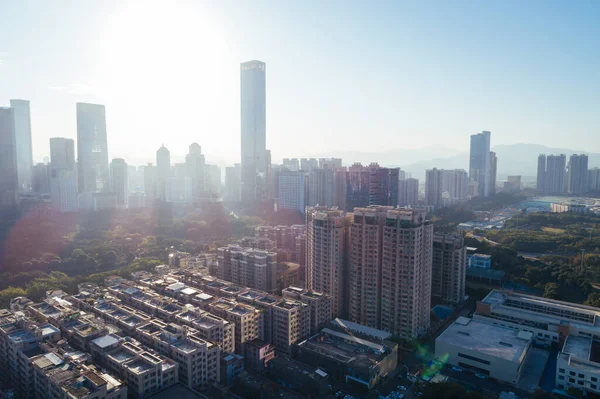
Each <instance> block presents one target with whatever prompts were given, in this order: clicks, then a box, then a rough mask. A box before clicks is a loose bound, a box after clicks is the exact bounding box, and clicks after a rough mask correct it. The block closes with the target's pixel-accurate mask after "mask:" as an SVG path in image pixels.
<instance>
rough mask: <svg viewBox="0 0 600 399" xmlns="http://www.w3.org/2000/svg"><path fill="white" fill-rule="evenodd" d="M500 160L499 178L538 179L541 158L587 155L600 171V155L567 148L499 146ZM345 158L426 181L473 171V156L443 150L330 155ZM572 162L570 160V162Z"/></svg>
mask: <svg viewBox="0 0 600 399" xmlns="http://www.w3.org/2000/svg"><path fill="white" fill-rule="evenodd" d="M492 151H494V152H495V153H496V156H497V157H498V175H499V177H502V176H506V175H521V176H523V177H524V178H525V177H530V178H535V176H536V174H537V158H538V155H539V154H566V155H567V157H569V156H570V155H571V154H587V155H588V156H589V167H590V168H592V167H596V166H598V167H600V153H590V152H587V151H581V150H571V149H567V148H553V147H548V146H545V145H541V144H524V143H519V144H510V145H497V146H494V147H493V148H492ZM329 156H330V157H331V156H334V157H339V158H342V160H343V162H344V164H345V165H350V164H352V163H353V162H362V163H363V164H368V163H369V162H378V163H379V164H380V165H382V166H383V165H385V166H396V167H398V166H399V167H401V168H402V169H403V170H405V171H406V172H407V173H409V174H410V175H411V176H412V177H415V178H417V179H424V178H425V170H427V169H431V168H438V169H465V170H467V171H468V169H469V153H468V152H460V151H457V150H454V149H450V148H445V147H441V146H439V147H438V146H431V147H426V148H422V149H417V150H414V149H408V150H404V149H397V150H390V151H386V152H339V153H334V154H330V155H329ZM567 162H568V160H567Z"/></svg>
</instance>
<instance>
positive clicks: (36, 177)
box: [31, 163, 50, 194]
mask: <svg viewBox="0 0 600 399" xmlns="http://www.w3.org/2000/svg"><path fill="white" fill-rule="evenodd" d="M31 191H33V192H34V193H42V194H45V193H49V192H50V165H46V164H45V163H38V164H37V165H35V166H34V167H33V171H32V174H31Z"/></svg>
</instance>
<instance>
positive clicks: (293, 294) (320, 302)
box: [282, 286, 333, 334]
mask: <svg viewBox="0 0 600 399" xmlns="http://www.w3.org/2000/svg"><path fill="white" fill-rule="evenodd" d="M282 295H283V297H284V298H289V299H295V300H297V301H300V302H302V303H305V304H307V305H309V306H310V331H311V334H316V333H317V332H318V331H319V330H320V329H321V328H323V327H325V325H327V324H328V323H329V322H331V320H332V319H333V300H332V298H331V296H329V295H326V294H323V293H321V292H315V291H311V290H307V289H304V288H300V287H294V286H290V287H287V288H286V289H284V290H282Z"/></svg>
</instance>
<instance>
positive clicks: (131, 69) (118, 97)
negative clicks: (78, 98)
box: [97, 2, 236, 152]
mask: <svg viewBox="0 0 600 399" xmlns="http://www.w3.org/2000/svg"><path fill="white" fill-rule="evenodd" d="M101 40H102V46H101V50H100V51H99V53H98V63H97V65H98V69H97V73H98V78H99V79H98V80H99V84H98V86H99V87H100V88H101V90H102V95H103V96H104V97H106V102H107V103H109V104H113V105H114V106H111V112H114V114H113V115H112V119H113V120H115V124H117V128H118V127H121V124H123V126H122V127H123V128H125V126H124V125H126V124H131V125H132V126H129V127H128V128H135V129H136V130H140V129H143V131H145V132H146V133H145V134H146V137H147V138H148V139H149V141H147V144H148V145H150V146H155V147H156V148H158V147H157V145H156V144H157V143H158V141H160V139H159V138H158V136H159V135H160V136H162V137H163V139H162V140H164V134H165V131H167V132H168V133H169V134H171V133H174V134H175V135H174V136H171V138H172V139H173V141H175V142H176V143H170V145H172V146H177V147H179V146H182V147H183V148H181V149H180V150H181V152H183V151H184V149H185V148H187V145H189V144H190V143H191V142H188V141H189V139H187V140H186V141H185V143H183V142H181V143H180V142H177V141H178V139H179V137H177V132H184V131H188V132H189V131H190V126H198V125H199V122H198V121H202V123H208V124H209V125H210V124H212V123H210V121H211V120H212V119H214V120H215V122H216V121H218V120H219V119H221V120H222V116H221V115H218V114H219V112H221V111H217V110H219V108H221V107H217V104H220V103H222V102H224V101H230V100H227V98H228V96H230V93H229V92H227V89H226V88H227V86H228V85H231V84H230V83H227V81H228V80H229V81H230V80H232V79H231V76H229V75H230V74H231V73H235V68H236V61H235V60H233V59H232V57H231V56H230V53H229V51H228V48H227V42H226V40H225V37H224V32H223V29H222V27H221V26H219V25H218V23H217V21H216V20H215V18H214V16H213V15H211V13H210V10H206V9H204V8H202V5H201V4H191V3H177V2H173V3H171V2H169V3H168V6H167V7H165V6H164V5H161V4H159V3H156V2H133V3H129V4H127V5H124V6H123V7H122V8H121V9H119V10H117V12H116V13H115V14H114V16H113V17H112V19H111V20H110V22H109V23H108V24H107V26H106V28H105V30H104V34H103V35H102V37H101ZM234 76H235V75H234ZM232 88H233V86H232ZM157 108H160V111H159V112H156V110H157ZM221 109H222V108H221ZM149 113H151V114H152V118H150V119H149V118H148V114H149ZM214 125H218V123H214ZM199 130H200V129H199ZM154 138H155V139H156V140H154ZM207 138H208V137H207ZM181 139H182V140H184V138H181ZM196 140H200V138H197V139H196ZM138 142H139V141H138ZM158 144H160V143H158ZM165 144H166V145H169V143H165ZM142 145H143V144H142Z"/></svg>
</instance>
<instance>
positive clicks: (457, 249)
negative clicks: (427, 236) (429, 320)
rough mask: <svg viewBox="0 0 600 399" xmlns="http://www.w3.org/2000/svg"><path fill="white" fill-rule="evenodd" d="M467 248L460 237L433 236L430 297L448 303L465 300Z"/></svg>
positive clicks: (451, 235) (438, 234) (449, 235)
mask: <svg viewBox="0 0 600 399" xmlns="http://www.w3.org/2000/svg"><path fill="white" fill-rule="evenodd" d="M466 253H467V248H466V247H465V243H464V239H463V237H462V236H460V235H453V234H441V233H436V234H434V236H433V266H432V278H431V295H432V296H434V297H437V298H439V299H441V300H442V301H443V302H448V303H457V304H459V303H462V302H463V301H464V298H465V280H466V273H467V271H466V269H467V267H466V266H467V261H466Z"/></svg>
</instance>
